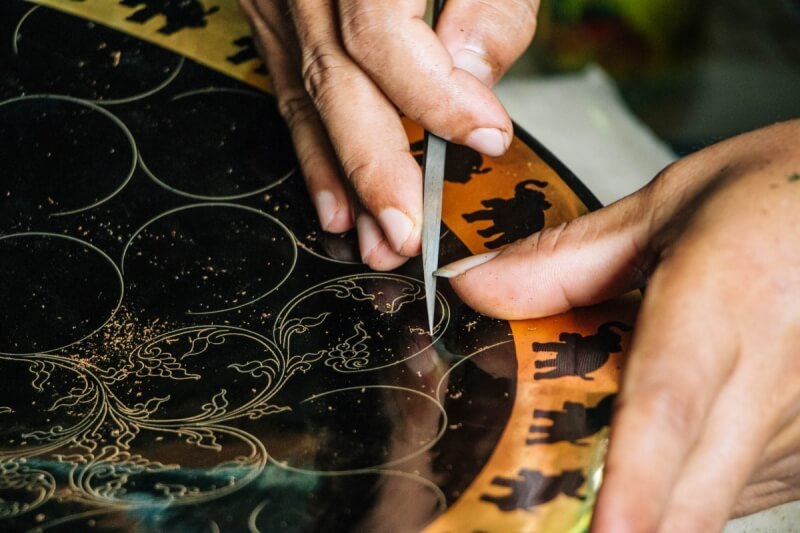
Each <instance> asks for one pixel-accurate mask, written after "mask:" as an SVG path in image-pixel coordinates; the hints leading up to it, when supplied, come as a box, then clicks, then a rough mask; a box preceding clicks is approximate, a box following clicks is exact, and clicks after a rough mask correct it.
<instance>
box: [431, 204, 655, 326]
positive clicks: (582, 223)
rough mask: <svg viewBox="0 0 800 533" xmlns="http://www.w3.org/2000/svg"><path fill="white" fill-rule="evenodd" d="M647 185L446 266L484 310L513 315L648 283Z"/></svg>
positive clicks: (463, 294) (590, 300) (444, 271)
mask: <svg viewBox="0 0 800 533" xmlns="http://www.w3.org/2000/svg"><path fill="white" fill-rule="evenodd" d="M645 200H646V193H645V191H644V190H642V191H640V192H638V193H636V194H634V195H632V196H629V197H627V198H624V199H622V200H620V201H619V202H617V203H615V204H612V205H610V206H609V207H606V208H603V209H600V210H598V211H595V212H593V213H589V214H588V215H584V216H582V217H580V218H577V219H575V220H572V221H570V222H568V223H565V224H561V225H560V226H554V227H550V228H546V229H544V230H542V231H541V232H539V233H536V234H534V235H531V236H530V237H527V238H525V239H522V240H520V241H518V242H516V243H514V244H512V245H511V246H509V247H508V248H506V249H505V250H503V251H501V252H490V253H488V254H481V255H476V256H473V257H468V258H466V259H462V260H460V261H456V262H455V263H452V264H450V265H447V266H444V267H442V268H440V269H439V270H438V271H437V272H436V275H437V276H441V277H447V278H452V279H451V284H452V286H453V289H454V290H455V292H456V293H457V294H458V296H459V297H460V298H461V299H462V300H463V301H464V302H465V303H466V304H467V305H469V306H470V307H472V308H473V309H475V310H476V311H478V312H480V313H483V314H486V315H489V316H493V317H496V318H502V319H506V320H518V319H525V318H536V317H541V316H549V315H554V314H558V313H562V312H564V311H567V310H568V309H570V308H572V307H578V306H584V305H591V304H594V303H598V302H601V301H603V300H606V299H608V298H611V297H613V296H616V295H619V294H623V293H625V292H628V291H630V290H632V289H635V288H638V287H640V286H641V285H642V284H643V283H644V281H645V278H646V273H647V271H648V270H649V268H650V266H651V265H652V262H653V258H654V252H653V251H652V250H650V248H649V246H648V241H649V232H650V227H651V224H650V221H651V218H650V214H649V211H648V209H647V207H646V205H645V204H646V201H645Z"/></svg>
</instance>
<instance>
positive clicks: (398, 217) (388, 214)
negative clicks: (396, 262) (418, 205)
mask: <svg viewBox="0 0 800 533" xmlns="http://www.w3.org/2000/svg"><path fill="white" fill-rule="evenodd" d="M378 220H379V221H380V223H381V227H382V228H383V232H384V233H385V234H386V239H387V240H388V241H389V244H390V245H391V246H392V248H393V249H394V250H395V251H396V252H398V253H399V252H400V250H401V249H402V248H403V245H404V244H405V243H406V242H408V240H409V239H410V238H411V232H412V231H414V223H413V222H411V219H410V218H408V217H407V216H406V215H405V213H403V212H402V211H400V210H399V209H395V208H394V207H387V208H386V209H384V210H383V211H381V213H380V215H378Z"/></svg>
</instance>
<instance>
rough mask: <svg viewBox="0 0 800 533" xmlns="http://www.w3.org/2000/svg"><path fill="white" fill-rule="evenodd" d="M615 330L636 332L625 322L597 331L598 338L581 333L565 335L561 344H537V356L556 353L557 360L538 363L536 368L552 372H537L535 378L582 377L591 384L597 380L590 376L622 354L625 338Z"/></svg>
mask: <svg viewBox="0 0 800 533" xmlns="http://www.w3.org/2000/svg"><path fill="white" fill-rule="evenodd" d="M614 329H617V330H619V331H631V329H632V328H631V327H630V326H629V325H627V324H623V323H622V322H607V323H605V324H603V325H601V326H600V327H599V328H597V333H595V334H594V335H589V336H586V337H584V336H583V335H581V334H580V333H562V334H561V335H559V336H558V339H559V341H561V342H534V343H533V351H534V352H555V354H556V356H555V357H554V358H552V359H542V360H539V361H536V363H535V365H536V368H548V369H551V370H549V371H548V372H536V373H535V374H534V375H533V378H534V379H554V378H560V377H562V376H578V377H580V378H583V379H585V380H587V381H591V380H593V379H594V378H592V377H590V376H588V375H587V374H590V373H591V372H594V371H595V370H597V369H598V368H600V367H601V366H603V365H604V364H605V363H606V361H608V358H609V357H610V356H611V354H612V353H618V352H621V351H622V345H621V341H622V337H621V336H620V335H619V334H618V333H617V332H615V331H614Z"/></svg>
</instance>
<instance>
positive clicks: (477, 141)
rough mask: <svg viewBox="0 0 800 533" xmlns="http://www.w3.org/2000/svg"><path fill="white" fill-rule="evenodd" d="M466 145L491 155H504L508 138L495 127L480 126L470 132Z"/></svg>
mask: <svg viewBox="0 0 800 533" xmlns="http://www.w3.org/2000/svg"><path fill="white" fill-rule="evenodd" d="M466 145H467V146H469V147H470V148H472V149H474V150H477V151H479V152H480V153H482V154H485V155H488V156H491V157H497V156H500V155H503V154H504V153H505V151H506V140H505V138H504V137H503V134H502V132H501V131H500V130H498V129H495V128H478V129H477V130H475V131H473V132H472V133H470V134H469V136H468V137H467V142H466Z"/></svg>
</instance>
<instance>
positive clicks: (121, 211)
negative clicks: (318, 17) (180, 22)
mask: <svg viewBox="0 0 800 533" xmlns="http://www.w3.org/2000/svg"><path fill="white" fill-rule="evenodd" d="M65 35H68V36H69V39H64V38H63V36H65ZM14 36H15V37H14ZM0 43H6V44H5V45H3V44H0V95H2V97H3V99H2V101H0V368H2V375H3V386H2V387H0V497H1V498H2V500H0V529H2V530H4V531H16V530H28V529H30V528H36V527H41V528H46V529H47V530H48V531H62V530H63V531H83V530H87V529H89V528H93V530H98V531H142V530H170V531H209V530H212V531H213V530H215V529H214V528H218V529H219V530H222V531H229V530H235V531H240V530H247V529H248V528H255V529H260V530H261V531H346V530H364V531H379V530H385V529H383V528H384V527H385V526H386V522H385V516H387V513H388V514H391V516H392V517H393V520H395V521H396V522H395V525H396V526H397V527H400V528H407V529H411V530H413V529H417V528H419V527H421V526H422V525H424V524H425V523H427V522H428V521H430V520H431V519H432V518H433V517H435V516H436V515H437V514H439V513H441V512H443V510H444V509H445V508H446V507H447V506H448V505H450V504H451V503H452V502H453V501H455V499H456V498H458V496H459V495H460V494H461V493H462V492H463V490H464V489H465V488H466V487H467V485H468V484H469V483H470V481H471V480H472V479H473V478H474V476H475V475H476V473H477V472H478V471H479V470H480V469H481V467H482V466H483V465H484V464H485V462H486V461H487V459H488V457H489V454H490V453H491V452H492V450H493V448H494V445H495V443H496V442H497V440H498V438H499V436H500V433H501V431H502V430H503V427H504V425H505V421H506V419H507V417H508V415H509V412H510V409H511V405H512V401H513V397H514V376H515V375H516V361H515V356H514V350H513V344H511V343H510V336H509V332H508V327H507V325H506V324H505V323H501V322H496V321H492V320H489V319H487V318H485V317H480V316H478V315H475V314H474V313H473V312H472V311H470V310H469V309H467V308H465V307H464V306H462V305H461V304H460V303H459V302H458V301H457V300H456V299H455V298H453V297H452V295H450V294H447V293H443V294H440V296H439V299H438V319H437V332H436V333H437V337H438V336H439V335H441V334H444V336H443V337H442V338H441V340H440V342H439V343H438V344H437V345H436V348H433V347H432V339H431V338H430V336H429V335H428V334H427V333H426V331H425V321H426V318H425V308H424V299H423V291H422V284H421V282H420V281H419V278H420V265H419V262H418V260H417V261H412V262H410V263H409V264H408V265H406V266H405V267H403V268H402V269H401V270H400V271H398V272H393V273H374V272H371V271H369V270H368V269H367V268H366V267H365V266H363V265H361V264H360V263H359V262H357V261H358V254H357V250H356V248H355V242H354V239H353V236H352V235H344V236H332V235H326V234H324V233H322V232H321V231H320V229H319V225H318V222H317V221H316V219H315V216H314V214H313V209H312V206H311V204H310V201H309V200H308V197H307V194H306V192H305V189H304V184H303V180H302V177H301V176H300V175H299V173H298V172H297V169H296V161H295V158H294V154H293V153H292V151H291V143H290V139H289V137H288V133H287V130H286V128H285V127H284V126H283V124H282V123H281V122H280V121H279V120H278V116H277V113H276V109H275V102H274V100H273V99H272V97H270V96H269V95H265V94H260V93H257V92H255V91H253V90H252V89H250V88H248V87H245V86H243V85H241V84H239V83H237V82H234V81H232V80H229V79H227V78H225V77H223V76H221V75H219V74H216V73H213V72H211V71H209V70H207V69H205V68H203V67H201V66H199V65H197V64H195V63H193V62H191V61H189V60H183V59H182V58H180V57H178V56H176V55H174V54H172V53H170V52H166V51H164V50H161V49H159V48H157V47H154V46H152V45H149V44H146V43H141V42H139V41H138V40H136V39H133V38H131V37H125V36H122V35H120V34H117V33H116V32H113V31H111V30H107V29H105V28H102V27H101V26H98V25H95V24H92V23H87V22H85V21H80V20H77V19H74V18H72V17H70V16H67V15H63V14H60V13H55V12H53V11H50V10H48V9H45V8H36V9H33V10H32V7H31V5H30V4H27V3H23V2H17V1H11V2H8V1H7V2H2V3H0ZM12 43H14V44H15V45H14V46H12ZM106 50H110V51H108V52H107V51H106ZM45 93H46V94H45ZM23 95H24V96H23ZM466 254H467V251H466V249H465V248H464V247H463V245H462V244H461V243H460V242H458V240H456V239H455V238H454V237H453V235H452V233H449V232H447V233H446V236H445V238H444V240H443V243H442V261H443V262H446V261H449V260H452V259H455V258H458V257H462V256H464V255H466ZM441 285H443V287H442V289H443V290H446V284H441ZM397 509H404V510H405V511H404V512H402V513H397V512H396V510H397Z"/></svg>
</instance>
